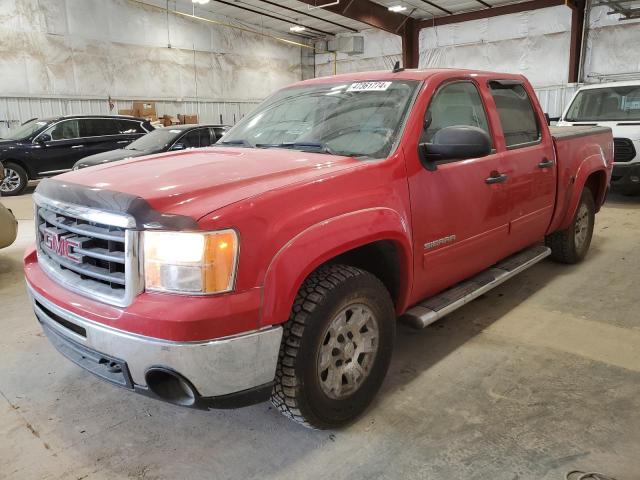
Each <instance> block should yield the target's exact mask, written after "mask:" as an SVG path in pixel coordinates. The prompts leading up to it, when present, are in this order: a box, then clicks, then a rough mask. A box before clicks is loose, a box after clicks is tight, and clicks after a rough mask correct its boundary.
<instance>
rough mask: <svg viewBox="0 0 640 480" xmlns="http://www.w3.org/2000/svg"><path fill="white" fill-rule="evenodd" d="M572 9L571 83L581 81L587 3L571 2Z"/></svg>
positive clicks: (569, 4)
mask: <svg viewBox="0 0 640 480" xmlns="http://www.w3.org/2000/svg"><path fill="white" fill-rule="evenodd" d="M568 6H569V7H570V8H571V43H570V45H569V83H577V82H579V81H580V78H579V77H580V62H581V61H582V55H581V53H582V43H583V42H582V35H583V28H584V8H585V2H583V1H573V2H569V3H568Z"/></svg>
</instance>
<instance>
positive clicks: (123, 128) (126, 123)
mask: <svg viewBox="0 0 640 480" xmlns="http://www.w3.org/2000/svg"><path fill="white" fill-rule="evenodd" d="M117 124H118V133H119V134H121V135H131V134H135V133H147V131H146V130H145V129H144V128H142V124H141V123H140V122H136V121H135V120H117Z"/></svg>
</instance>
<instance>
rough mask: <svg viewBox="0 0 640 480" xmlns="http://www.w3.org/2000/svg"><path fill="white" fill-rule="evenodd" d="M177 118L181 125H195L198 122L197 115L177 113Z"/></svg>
mask: <svg viewBox="0 0 640 480" xmlns="http://www.w3.org/2000/svg"><path fill="white" fill-rule="evenodd" d="M178 120H180V123H181V124H183V125H195V124H197V123H198V115H178Z"/></svg>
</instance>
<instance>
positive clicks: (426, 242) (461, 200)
mask: <svg viewBox="0 0 640 480" xmlns="http://www.w3.org/2000/svg"><path fill="white" fill-rule="evenodd" d="M480 92H481V91H480V89H479V87H478V86H477V85H476V83H475V82H473V81H472V80H456V81H453V82H446V83H444V84H442V85H441V86H440V87H439V88H438V89H437V90H436V91H435V93H434V95H433V97H432V99H431V101H430V104H429V105H428V107H427V110H426V112H425V116H424V118H425V119H427V120H426V122H425V124H426V125H425V126H427V125H428V127H427V128H425V129H423V131H422V134H421V137H420V139H419V141H418V142H416V143H429V142H430V141H431V139H432V138H433V136H434V135H435V133H436V132H437V131H438V130H440V129H442V128H444V127H448V126H454V125H468V126H474V127H479V128H482V129H483V130H485V131H486V132H487V133H488V134H489V136H490V137H491V138H492V145H494V146H495V139H494V137H493V134H492V132H493V129H492V128H491V125H490V121H489V118H488V116H487V114H486V108H485V102H484V100H483V98H482V96H481V93H480ZM428 122H430V123H428ZM405 155H406V156H407V162H408V170H409V172H410V174H409V191H410V196H411V212H412V224H413V233H414V237H413V241H414V252H415V254H414V289H413V298H414V299H416V300H419V299H422V298H425V297H427V296H431V295H433V294H435V293H438V292H439V291H441V290H444V289H445V288H447V287H449V286H451V285H453V284H455V283H457V282H459V281H461V280H464V279H465V278H467V277H469V276H471V275H473V274H475V273H478V272H480V271H481V270H484V269H485V268H487V267H489V266H490V265H492V264H494V263H495V262H497V261H498V260H500V259H501V258H503V257H504V256H506V255H507V254H508V252H507V250H508V246H507V238H508V233H509V213H510V209H509V204H508V201H507V191H506V188H505V183H508V179H506V180H503V181H500V182H495V181H492V180H491V179H492V178H495V177H496V176H498V175H499V174H500V172H501V171H502V170H503V159H502V156H501V155H500V154H499V153H497V152H496V150H495V148H494V149H493V150H492V152H491V153H490V154H489V155H487V156H485V157H481V158H471V159H466V160H456V159H450V160H442V161H439V162H437V164H436V169H435V170H433V171H429V170H427V169H426V168H425V167H424V166H423V165H422V163H421V160H420V158H419V154H418V148H417V145H416V148H410V149H407V150H406V151H405ZM411 172H415V174H411Z"/></svg>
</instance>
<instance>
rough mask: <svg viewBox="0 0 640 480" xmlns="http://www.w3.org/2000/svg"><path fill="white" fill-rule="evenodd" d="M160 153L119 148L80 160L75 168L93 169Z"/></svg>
mask: <svg viewBox="0 0 640 480" xmlns="http://www.w3.org/2000/svg"><path fill="white" fill-rule="evenodd" d="M153 153H158V152H157V151H153V150H127V149H126V148H119V149H117V150H109V151H108V152H102V153H96V154H95V155H89V156H88V157H84V158H83V159H82V160H78V161H77V162H76V163H75V165H74V166H73V168H76V167H78V168H86V167H93V166H95V165H101V164H103V163H109V162H115V161H117V160H126V159H128V158H136V157H142V156H144V155H151V154H153Z"/></svg>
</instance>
